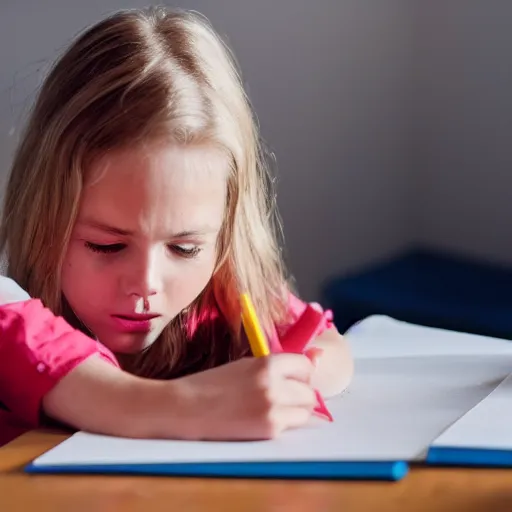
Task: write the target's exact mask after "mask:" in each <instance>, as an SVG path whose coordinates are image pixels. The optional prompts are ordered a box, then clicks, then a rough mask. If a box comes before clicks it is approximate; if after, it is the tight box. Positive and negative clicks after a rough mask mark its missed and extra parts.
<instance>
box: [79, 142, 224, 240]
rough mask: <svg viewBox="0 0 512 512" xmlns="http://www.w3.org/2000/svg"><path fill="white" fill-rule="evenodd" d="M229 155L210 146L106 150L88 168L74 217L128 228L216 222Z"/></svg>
mask: <svg viewBox="0 0 512 512" xmlns="http://www.w3.org/2000/svg"><path fill="white" fill-rule="evenodd" d="M227 172H228V161H227V158H226V156H225V155H224V154H223V153H221V152H220V151H219V150H217V149H215V148H211V147H204V146H203V147H179V146H172V145H162V144H160V145H156V144H155V145H146V146H141V147H133V148H125V149H122V150H116V151H112V152H109V153H108V154H105V155H103V156H102V157H100V158H98V159H97V160H96V161H95V162H94V163H93V164H92V165H91V167H90V168H89V169H88V170H87V179H86V182H85V186H84V190H83V194H82V198H81V205H80V212H79V218H80V217H81V218H83V217H87V218H91V217H92V218H93V219H94V220H96V221H99V222H106V223H110V224H112V225H115V226H117V227H120V228H124V229H127V230H130V231H137V232H139V231H155V230H159V229H162V230H173V231H174V230H177V231H181V230H187V229H194V225H195V224H200V225H202V224H205V223H208V224H209V225H215V226H217V227H220V224H221V223H222V218H223V215H224V206H225V200H226V177H227Z"/></svg>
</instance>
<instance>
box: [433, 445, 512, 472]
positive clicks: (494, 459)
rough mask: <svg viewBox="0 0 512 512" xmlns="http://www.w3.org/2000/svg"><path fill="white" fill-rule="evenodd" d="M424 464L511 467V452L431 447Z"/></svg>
mask: <svg viewBox="0 0 512 512" xmlns="http://www.w3.org/2000/svg"><path fill="white" fill-rule="evenodd" d="M426 463H427V464H432V465H440V466H480V467H512V451H511V450H493V449H489V448H450V447H444V446H442V447H441V446H433V447H431V448H429V450H428V453H427V458H426Z"/></svg>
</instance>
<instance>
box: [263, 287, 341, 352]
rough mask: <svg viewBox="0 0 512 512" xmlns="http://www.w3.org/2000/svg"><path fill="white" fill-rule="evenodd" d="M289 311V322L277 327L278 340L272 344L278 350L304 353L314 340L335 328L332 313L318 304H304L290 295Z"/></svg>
mask: <svg viewBox="0 0 512 512" xmlns="http://www.w3.org/2000/svg"><path fill="white" fill-rule="evenodd" d="M288 309H289V320H288V322H286V324H284V325H279V326H276V333H275V335H276V339H274V341H273V342H271V343H272V344H273V345H274V346H276V347H277V348H278V349H279V348H282V350H284V351H286V352H302V351H303V350H304V349H305V348H306V347H307V345H308V344H309V343H310V342H311V341H312V340H313V339H315V338H316V337H317V336H319V335H320V334H322V333H323V332H324V331H326V330H327V329H330V328H332V327H334V322H333V314H332V311H331V310H329V309H327V310H324V309H323V308H322V306H320V304H318V303H316V302H311V303H307V302H304V301H302V300H300V299H299V298H298V297H297V296H295V295H293V294H292V293H290V294H289V295H288Z"/></svg>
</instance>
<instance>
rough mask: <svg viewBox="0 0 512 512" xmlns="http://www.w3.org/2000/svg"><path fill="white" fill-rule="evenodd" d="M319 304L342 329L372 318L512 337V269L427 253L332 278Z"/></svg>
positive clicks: (419, 253)
mask: <svg viewBox="0 0 512 512" xmlns="http://www.w3.org/2000/svg"><path fill="white" fill-rule="evenodd" d="M323 299H324V303H325V305H326V306H327V307H329V308H331V309H332V310H333V312H334V318H335V322H336V325H337V326H338V329H339V330H341V331H345V330H346V329H348V327H350V326H351V325H353V324H354V323H355V322H357V321H359V320H361V319H363V318H365V317H367V316H368V315H371V314H384V315H389V316H392V317H394V318H397V319H400V320H405V321H407V322H413V323H416V324H420V325H426V326H432V327H441V328H444V329H453V330H458V331H463V332H469V333H475V334H483V335H487V336H497V337H501V338H507V339H512V269H511V268H505V267H500V266H494V265H490V264H488V263H483V262H480V261H473V260H471V259H465V258H461V257H455V256H451V255H446V254H438V253H435V252H429V251H415V252H411V253H407V254H405V255H403V256H401V257H398V258H396V259H394V260H392V261H389V262H386V263H383V264H380V265H377V266H375V267H373V268H369V269H366V270H365V271H363V272H360V273H359V274H357V275H351V276H348V277H341V278H337V279H333V280H332V281H331V282H329V283H328V284H327V285H326V286H325V288H324V297H323Z"/></svg>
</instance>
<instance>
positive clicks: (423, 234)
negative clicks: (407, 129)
mask: <svg viewBox="0 0 512 512" xmlns="http://www.w3.org/2000/svg"><path fill="white" fill-rule="evenodd" d="M415 15H416V16H415V26H414V28H415V31H414V33H415V42H416V48H415V58H414V68H413V74H414V90H415V95H414V96H415V99H416V101H415V103H414V108H415V112H414V114H413V115H414V127H415V132H414V133H415V140H416V145H415V159H414V162H415V180H414V185H415V191H414V194H413V196H414V197H416V198H417V199H418V200H417V201H415V205H416V209H415V214H416V221H417V224H416V225H417V229H416V230H415V233H414V235H415V238H416V240H417V241H419V242H421V243H424V244H425V245H429V246H432V247H435V248H441V249H446V250H450V251H455V252H461V253H466V254H469V255H473V256H477V257H482V258H485V259H488V260H491V261H497V262H501V263H508V264H510V263H512V236H511V234H512V227H511V220H512V219H511V217H512V2H508V1H500V0H485V1H481V0H459V1H457V0H429V1H428V2H421V1H418V2H417V10H416V13H415Z"/></svg>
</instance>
